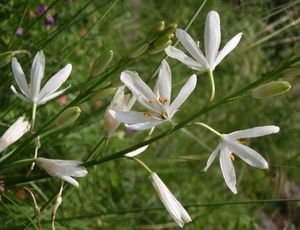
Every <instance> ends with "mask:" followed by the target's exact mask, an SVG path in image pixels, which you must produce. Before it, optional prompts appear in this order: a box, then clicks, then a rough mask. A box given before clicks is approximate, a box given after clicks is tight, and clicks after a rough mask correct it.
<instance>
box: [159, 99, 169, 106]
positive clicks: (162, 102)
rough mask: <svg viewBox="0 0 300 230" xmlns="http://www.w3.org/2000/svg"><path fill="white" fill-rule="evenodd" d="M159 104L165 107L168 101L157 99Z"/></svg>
mask: <svg viewBox="0 0 300 230" xmlns="http://www.w3.org/2000/svg"><path fill="white" fill-rule="evenodd" d="M159 102H160V104H162V105H165V104H166V103H167V102H168V100H167V99H164V98H159Z"/></svg>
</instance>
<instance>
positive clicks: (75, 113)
mask: <svg viewBox="0 0 300 230" xmlns="http://www.w3.org/2000/svg"><path fill="white" fill-rule="evenodd" d="M80 113H81V110H80V108H79V107H77V106H74V107H71V108H68V109H66V110H65V111H63V112H62V113H61V114H60V115H59V116H58V117H57V118H56V119H55V121H54V124H55V125H56V126H58V127H63V126H66V125H69V124H72V123H73V122H74V121H76V120H77V118H78V117H79V116H80Z"/></svg>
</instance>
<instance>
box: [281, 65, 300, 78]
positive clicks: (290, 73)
mask: <svg viewBox="0 0 300 230" xmlns="http://www.w3.org/2000/svg"><path fill="white" fill-rule="evenodd" d="M282 75H283V77H291V78H292V77H299V76H300V65H298V66H294V67H291V68H288V69H286V70H285V71H283V72H282Z"/></svg>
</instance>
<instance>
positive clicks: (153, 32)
mask: <svg viewBox="0 0 300 230" xmlns="http://www.w3.org/2000/svg"><path fill="white" fill-rule="evenodd" d="M164 28H165V22H164V21H159V22H157V23H156V24H155V25H154V26H153V27H152V29H151V30H150V32H149V35H148V38H147V39H148V40H149V41H153V40H154V39H155V38H157V37H158V35H159V33H160V32H161V31H163V30H164Z"/></svg>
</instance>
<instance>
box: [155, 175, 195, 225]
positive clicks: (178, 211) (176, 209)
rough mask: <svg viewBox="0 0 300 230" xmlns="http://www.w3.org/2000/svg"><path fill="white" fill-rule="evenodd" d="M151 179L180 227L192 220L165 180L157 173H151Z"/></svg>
mask: <svg viewBox="0 0 300 230" xmlns="http://www.w3.org/2000/svg"><path fill="white" fill-rule="evenodd" d="M150 180H151V182H152V184H153V186H154V188H155V190H156V192H157V194H158V196H159V198H160V200H161V201H162V203H163V204H164V206H165V207H166V209H167V211H168V212H169V214H170V215H171V216H172V218H173V219H174V220H175V222H176V223H177V224H178V226H179V227H181V228H182V227H183V225H184V224H185V223H189V222H191V221H192V219H191V217H190V216H189V214H188V213H187V211H186V210H185V209H184V207H183V206H182V205H181V204H180V203H179V201H178V200H177V199H176V197H175V196H174V195H173V194H172V193H171V191H170V190H169V189H168V187H167V186H166V185H165V184H164V182H163V181H162V180H161V179H160V178H159V176H158V175H157V174H156V173H151V175H150Z"/></svg>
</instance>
